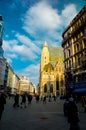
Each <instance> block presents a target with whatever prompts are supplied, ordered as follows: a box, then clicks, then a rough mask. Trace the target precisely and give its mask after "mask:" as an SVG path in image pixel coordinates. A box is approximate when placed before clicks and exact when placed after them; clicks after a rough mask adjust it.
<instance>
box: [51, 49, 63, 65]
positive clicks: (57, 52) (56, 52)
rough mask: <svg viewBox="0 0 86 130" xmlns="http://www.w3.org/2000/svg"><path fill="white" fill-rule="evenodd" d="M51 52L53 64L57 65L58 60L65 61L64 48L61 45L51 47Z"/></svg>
mask: <svg viewBox="0 0 86 130" xmlns="http://www.w3.org/2000/svg"><path fill="white" fill-rule="evenodd" d="M49 54H50V62H51V64H52V65H53V66H55V64H56V62H57V61H58V60H59V61H60V60H61V61H63V59H64V55H63V48H61V47H50V48H49Z"/></svg>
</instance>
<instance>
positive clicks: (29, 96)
mask: <svg viewBox="0 0 86 130" xmlns="http://www.w3.org/2000/svg"><path fill="white" fill-rule="evenodd" d="M27 98H28V104H31V102H32V95H30V94H28V95H27Z"/></svg>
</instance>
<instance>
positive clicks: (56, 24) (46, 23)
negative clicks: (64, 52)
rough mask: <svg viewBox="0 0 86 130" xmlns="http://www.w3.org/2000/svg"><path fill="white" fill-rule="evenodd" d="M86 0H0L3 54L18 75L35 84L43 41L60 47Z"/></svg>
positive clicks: (37, 80) (37, 78)
mask: <svg viewBox="0 0 86 130" xmlns="http://www.w3.org/2000/svg"><path fill="white" fill-rule="evenodd" d="M85 4H86V0H0V15H2V17H3V24H4V36H3V49H4V57H5V58H7V60H8V61H9V63H10V64H11V66H12V68H13V70H14V72H15V73H16V74H17V75H18V76H19V77H20V76H21V75H25V76H27V77H28V78H29V80H30V81H31V82H32V83H33V84H35V85H37V84H38V82H39V65H40V56H41V50H42V47H43V43H44V41H45V40H46V41H47V43H48V45H49V46H60V47H61V42H62V32H63V31H64V29H65V28H66V27H67V26H68V24H69V23H70V21H71V20H72V19H73V18H74V16H75V15H76V14H77V13H78V12H79V11H80V10H81V9H82V8H83V6H84V5H85Z"/></svg>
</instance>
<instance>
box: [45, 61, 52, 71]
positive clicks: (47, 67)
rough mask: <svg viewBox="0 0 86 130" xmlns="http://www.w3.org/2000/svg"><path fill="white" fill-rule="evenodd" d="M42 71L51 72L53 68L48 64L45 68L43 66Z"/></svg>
mask: <svg viewBox="0 0 86 130" xmlns="http://www.w3.org/2000/svg"><path fill="white" fill-rule="evenodd" d="M44 70H45V71H46V70H47V71H48V72H49V71H52V70H53V66H52V64H51V63H48V64H46V65H45V66H44Z"/></svg>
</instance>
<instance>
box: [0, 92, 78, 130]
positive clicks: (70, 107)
mask: <svg viewBox="0 0 86 130" xmlns="http://www.w3.org/2000/svg"><path fill="white" fill-rule="evenodd" d="M7 96H8V95H6V94H5V93H4V92H0V120H1V118H2V114H3V111H4V105H5V104H6V97H7ZM10 98H11V96H9V100H10ZM12 98H13V99H14V103H13V108H16V107H20V108H26V107H27V103H28V105H29V104H31V102H32V99H33V96H32V95H30V94H26V93H23V94H21V95H19V94H18V93H16V94H15V95H14V96H13V97H12ZM46 99H48V100H46ZM35 100H36V103H38V102H39V101H42V102H43V104H46V102H47V101H48V102H51V101H56V96H52V97H51V96H49V97H48V98H47V97H46V96H43V97H42V96H41V97H40V96H39V95H36V96H35ZM63 112H64V116H65V117H67V121H68V123H70V130H80V127H79V121H80V119H79V112H78V107H77V105H76V102H75V100H74V98H73V97H70V98H66V99H65V102H64V104H63Z"/></svg>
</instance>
